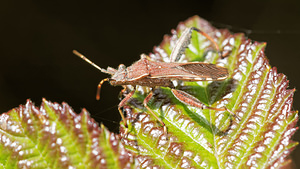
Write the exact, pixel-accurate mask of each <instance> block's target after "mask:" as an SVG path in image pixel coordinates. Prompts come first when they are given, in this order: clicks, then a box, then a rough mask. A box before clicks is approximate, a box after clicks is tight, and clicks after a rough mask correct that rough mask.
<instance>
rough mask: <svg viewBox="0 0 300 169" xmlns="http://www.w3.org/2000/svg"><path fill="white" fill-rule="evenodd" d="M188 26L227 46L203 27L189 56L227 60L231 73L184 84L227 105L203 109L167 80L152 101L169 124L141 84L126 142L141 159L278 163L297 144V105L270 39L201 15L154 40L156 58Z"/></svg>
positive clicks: (130, 109) (185, 164)
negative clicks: (255, 38) (273, 61)
mask: <svg viewBox="0 0 300 169" xmlns="http://www.w3.org/2000/svg"><path fill="white" fill-rule="evenodd" d="M187 27H196V28H199V29H200V30H202V31H204V32H205V33H207V34H208V35H209V36H211V37H212V38H213V39H214V40H215V41H216V42H217V44H218V45H219V47H220V49H221V50H222V52H223V53H228V54H229V55H228V56H227V57H225V58H222V57H220V56H219V55H218V53H217V52H216V50H215V49H214V46H213V44H212V43H211V42H210V41H209V40H207V39H206V38H205V37H204V36H202V35H201V34H199V33H197V32H194V33H193V34H192V39H191V44H190V45H189V48H188V49H187V50H186V52H185V56H184V59H183V62H185V61H188V62H191V61H202V62H207V63H214V64H217V65H220V66H224V67H226V68H227V69H228V71H229V74H230V76H229V78H228V79H227V80H225V81H221V82H219V81H217V82H216V81H201V82H180V81H179V84H180V85H179V86H180V87H179V89H180V90H183V91H185V92H188V93H189V94H191V95H193V96H195V97H196V98H198V99H199V100H200V101H201V102H202V103H204V104H206V105H208V106H212V107H217V108H222V107H227V108H228V109H229V110H231V111H232V112H233V113H234V114H236V115H237V116H238V118H239V119H240V120H238V119H237V118H234V117H233V116H232V115H230V113H229V112H227V111H215V110H207V109H204V110H201V109H199V108H195V107H191V106H188V105H185V104H182V103H181V102H179V101H178V100H177V99H176V98H175V97H174V96H173V95H172V93H171V92H170V89H169V88H164V87H160V88H158V89H155V90H154V96H153V98H152V100H151V101H150V102H149V103H148V106H149V107H150V108H151V109H152V110H153V112H154V113H155V114H156V115H157V116H159V117H160V118H161V119H162V120H163V122H164V123H165V124H166V126H167V129H168V137H165V135H164V132H163V128H162V127H161V125H160V124H159V123H158V121H157V120H156V119H155V118H154V116H153V115H152V114H151V113H149V112H148V111H146V109H145V108H144V107H143V105H142V102H143V99H144V98H145V97H146V96H147V93H149V89H148V88H145V87H139V88H138V92H136V93H135V95H134V99H132V100H131V102H130V104H129V105H130V106H127V107H126V108H125V109H126V112H127V117H128V118H127V120H128V123H130V124H131V126H130V127H131V128H130V130H129V134H128V136H126V135H125V134H126V133H124V131H125V129H124V126H122V127H123V128H122V127H121V135H122V137H124V138H125V139H124V140H125V141H124V142H125V144H126V148H128V149H130V150H131V151H132V152H134V153H137V154H139V155H138V156H137V159H138V161H139V167H141V168H145V167H146V166H147V167H158V168H251V167H254V168H270V167H275V168H278V167H279V166H281V165H284V164H285V158H286V156H287V155H288V154H289V153H290V152H291V150H292V149H293V148H294V147H295V146H296V145H297V144H298V143H296V142H293V141H291V140H290V137H291V136H292V135H293V133H294V132H295V131H296V128H295V124H296V122H297V119H298V115H297V112H295V111H291V107H292V101H293V98H292V97H293V93H294V89H287V87H288V81H287V79H286V76H284V75H283V74H278V73H277V70H276V68H271V66H270V65H269V63H268V60H267V58H266V57H265V54H264V48H265V46H266V43H258V42H252V41H251V40H249V39H246V38H245V36H244V35H243V34H241V33H239V34H231V33H230V32H229V31H228V30H218V29H216V28H214V27H212V26H211V25H210V24H209V23H208V22H207V21H205V20H203V19H201V18H199V17H197V16H195V17H192V18H190V19H188V20H187V21H185V22H182V23H180V24H179V25H178V27H177V29H176V30H172V35H171V36H165V37H164V40H163V42H162V43H161V44H160V45H159V46H157V47H155V48H154V53H151V54H150V55H149V56H150V58H151V59H153V60H157V61H164V62H169V55H170V53H171V51H172V49H173V47H174V45H175V43H176V41H177V40H178V37H179V36H180V35H181V32H183V30H184V29H185V28H187Z"/></svg>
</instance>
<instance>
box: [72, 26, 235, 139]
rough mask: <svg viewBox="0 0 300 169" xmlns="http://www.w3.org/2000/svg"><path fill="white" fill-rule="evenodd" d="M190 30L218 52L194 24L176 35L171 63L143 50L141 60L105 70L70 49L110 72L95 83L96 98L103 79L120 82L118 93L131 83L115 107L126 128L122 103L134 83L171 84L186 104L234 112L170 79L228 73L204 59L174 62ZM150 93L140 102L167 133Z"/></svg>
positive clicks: (219, 76) (217, 76) (218, 78)
mask: <svg viewBox="0 0 300 169" xmlns="http://www.w3.org/2000/svg"><path fill="white" fill-rule="evenodd" d="M193 30H195V31H197V32H199V33H200V34H202V35H203V36H205V37H206V38H207V39H208V40H210V41H211V42H212V43H213V44H214V46H215V48H216V50H217V51H218V53H219V54H221V52H220V50H219V47H218V45H217V44H216V42H215V41H214V40H213V39H212V38H211V37H210V36H208V35H207V34H206V33H204V32H202V31H201V30H199V29H197V28H194V27H191V28H187V29H185V30H184V31H183V33H182V35H181V37H180V38H179V39H178V41H177V43H176V45H175V47H174V49H173V51H172V53H171V55H170V60H171V62H170V63H168V62H157V61H152V60H151V59H150V58H148V57H147V56H146V55H145V54H142V55H141V59H140V60H138V61H137V62H135V63H133V64H132V65H131V66H129V67H127V68H126V67H125V65H123V64H120V65H119V67H118V70H116V69H114V68H111V67H108V68H107V69H106V70H105V69H102V68H100V67H99V66H97V65H96V64H95V63H93V62H91V61H90V60H89V59H87V58H86V57H85V56H84V55H82V54H80V53H79V52H77V51H76V50H74V51H73V53H74V54H75V55H77V56H79V57H81V58H82V59H83V60H85V61H86V62H88V63H89V64H91V65H93V66H94V67H96V68H97V69H98V70H100V71H101V72H103V73H107V74H110V75H111V78H106V79H103V80H101V81H100V83H99V84H98V88H97V95H96V99H97V100H99V99H100V89H101V85H102V84H103V83H104V82H106V81H109V82H110V84H111V85H113V86H117V85H120V86H123V87H124V89H123V90H122V91H121V93H120V94H123V92H125V91H126V90H127V88H126V85H132V86H134V90H132V91H131V92H130V93H129V94H127V95H126V96H125V98H124V99H123V100H122V101H121V102H120V103H119V105H118V110H119V112H120V115H121V117H122V120H123V122H124V125H125V127H126V128H127V127H128V126H127V123H126V120H125V117H124V115H123V113H122V110H121V108H122V107H123V106H125V104H126V103H127V101H128V100H129V99H130V98H131V97H132V95H133V94H134V92H135V87H136V85H140V86H147V87H151V88H152V89H154V88H156V87H160V86H163V87H169V88H171V91H172V93H173V95H174V96H175V97H176V98H177V99H178V100H179V101H181V102H182V103H184V104H187V105H190V106H193V107H198V108H201V109H212V110H217V111H228V112H229V113H231V114H232V115H234V114H233V113H232V112H231V111H230V110H228V109H227V108H226V107H224V108H215V107H210V106H206V105H205V104H203V103H201V102H200V101H199V100H198V99H197V98H195V97H194V96H192V95H190V94H188V93H186V92H184V91H181V90H178V89H175V86H174V84H173V82H172V81H173V80H181V81H221V80H224V79H226V78H227V77H228V70H227V69H226V68H224V67H221V66H217V65H215V64H211V63H203V62H188V63H178V62H176V61H178V60H180V58H181V56H182V54H183V53H184V51H185V49H186V48H187V47H188V45H189V44H190V40H191V35H192V31H193ZM152 96H153V91H152V90H151V92H150V93H149V94H148V96H147V97H146V98H145V99H144V101H143V105H144V107H146V109H147V110H148V111H149V112H150V113H151V114H152V115H153V116H154V117H155V118H156V119H157V120H158V121H159V123H160V124H161V125H162V126H163V127H164V132H165V134H166V133H167V128H166V126H165V123H164V122H163V121H162V120H161V119H160V118H159V117H157V116H156V115H155V114H154V113H153V111H152V110H151V109H150V108H149V107H148V105H147V104H148V102H149V100H150V99H151V97H152ZM234 116H235V115H234ZM235 117H237V116H235Z"/></svg>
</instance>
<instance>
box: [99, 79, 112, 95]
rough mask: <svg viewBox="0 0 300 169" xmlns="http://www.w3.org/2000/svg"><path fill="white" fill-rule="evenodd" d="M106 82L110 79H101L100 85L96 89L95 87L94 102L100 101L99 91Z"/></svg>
mask: <svg viewBox="0 0 300 169" xmlns="http://www.w3.org/2000/svg"><path fill="white" fill-rule="evenodd" d="M106 81H110V78H106V79H103V80H101V81H100V83H99V84H98V87H97V94H96V100H100V91H101V86H102V84H103V83H104V82H106Z"/></svg>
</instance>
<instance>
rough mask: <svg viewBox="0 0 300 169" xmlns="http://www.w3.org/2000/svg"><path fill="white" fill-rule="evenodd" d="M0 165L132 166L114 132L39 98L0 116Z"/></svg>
mask: <svg viewBox="0 0 300 169" xmlns="http://www.w3.org/2000/svg"><path fill="white" fill-rule="evenodd" d="M0 151H1V156H0V168H6V169H8V168H10V169H11V168H114V169H115V168H122V169H123V168H134V167H133V164H134V163H133V155H132V154H131V153H130V152H127V151H126V150H125V149H124V147H123V145H122V144H120V141H119V137H118V135H116V134H114V133H110V132H109V131H108V130H107V129H106V128H105V127H104V126H101V128H100V127H99V125H98V124H97V123H96V122H95V121H94V120H93V119H92V118H90V116H89V114H88V112H87V111H86V110H85V109H84V110H83V111H82V112H81V113H80V114H79V115H77V114H75V113H74V112H73V110H72V109H71V108H70V107H69V106H68V105H67V104H66V103H63V104H62V105H59V104H57V103H51V102H49V101H46V100H45V99H44V100H43V104H42V106H41V107H40V108H37V107H35V106H34V105H33V103H32V102H31V101H29V100H28V101H27V103H26V105H24V106H23V105H21V106H20V107H19V108H15V109H12V110H11V111H9V112H7V113H4V114H2V115H1V116H0Z"/></svg>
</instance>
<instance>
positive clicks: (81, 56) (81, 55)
mask: <svg viewBox="0 0 300 169" xmlns="http://www.w3.org/2000/svg"><path fill="white" fill-rule="evenodd" d="M73 53H74V54H75V55H77V56H79V57H80V58H81V59H83V60H84V61H86V62H88V63H89V64H90V65H92V66H94V67H95V68H96V69H98V70H100V71H101V72H103V73H107V74H112V73H111V72H109V71H107V70H105V69H102V68H101V67H99V66H98V65H96V64H95V63H94V62H92V61H90V60H89V59H88V58H86V57H85V56H84V55H83V54H81V53H79V52H78V51H77V50H73Z"/></svg>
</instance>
